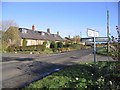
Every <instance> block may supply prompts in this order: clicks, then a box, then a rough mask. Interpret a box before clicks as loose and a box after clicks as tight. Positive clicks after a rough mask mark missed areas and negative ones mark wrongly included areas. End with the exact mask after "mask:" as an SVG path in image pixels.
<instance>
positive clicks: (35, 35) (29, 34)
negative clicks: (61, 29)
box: [19, 28, 63, 41]
mask: <svg viewBox="0 0 120 90" xmlns="http://www.w3.org/2000/svg"><path fill="white" fill-rule="evenodd" d="M19 30H20V33H19V35H20V37H21V38H26V39H36V40H51V41H63V39H62V37H61V36H59V35H57V34H51V33H47V32H44V31H33V30H30V29H26V28H19ZM43 34H44V35H43Z"/></svg>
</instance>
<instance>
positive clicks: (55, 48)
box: [50, 41, 57, 52]
mask: <svg viewBox="0 0 120 90" xmlns="http://www.w3.org/2000/svg"><path fill="white" fill-rule="evenodd" d="M50 48H51V49H52V50H53V52H56V51H57V44H56V43H55V42H54V41H52V42H51V44H50Z"/></svg>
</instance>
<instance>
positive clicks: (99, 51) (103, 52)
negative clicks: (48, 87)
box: [97, 48, 109, 56]
mask: <svg viewBox="0 0 120 90" xmlns="http://www.w3.org/2000/svg"><path fill="white" fill-rule="evenodd" d="M97 54H100V55H105V56H107V55H109V53H108V52H107V49H106V48H102V49H100V50H98V51H97Z"/></svg>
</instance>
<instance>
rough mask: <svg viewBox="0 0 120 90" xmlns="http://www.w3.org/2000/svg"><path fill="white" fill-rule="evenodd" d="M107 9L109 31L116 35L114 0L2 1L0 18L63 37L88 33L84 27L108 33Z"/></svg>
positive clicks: (116, 16)
mask: <svg viewBox="0 0 120 90" xmlns="http://www.w3.org/2000/svg"><path fill="white" fill-rule="evenodd" d="M107 10H109V12H110V34H111V35H113V36H115V37H117V32H116V30H115V27H116V25H118V3H117V2H2V20H14V21H16V23H17V24H18V25H19V27H23V28H29V29H31V27H32V25H33V24H34V25H35V28H36V30H40V31H41V30H42V31H47V28H50V29H51V33H57V31H59V33H60V35H61V36H62V37H66V36H68V35H70V36H71V37H72V36H75V35H81V36H82V37H87V28H91V29H94V30H96V31H98V32H99V35H100V36H103V37H105V36H107V28H106V27H107Z"/></svg>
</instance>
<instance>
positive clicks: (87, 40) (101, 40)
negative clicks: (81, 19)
mask: <svg viewBox="0 0 120 90" xmlns="http://www.w3.org/2000/svg"><path fill="white" fill-rule="evenodd" d="M81 41H82V42H94V38H93V37H91V38H81ZM108 41H109V38H108V37H95V42H108Z"/></svg>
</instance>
